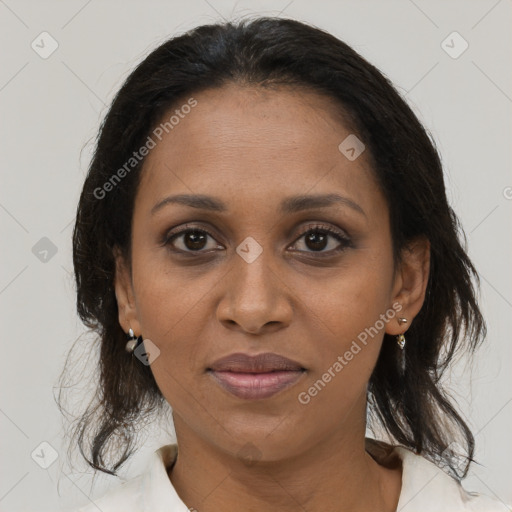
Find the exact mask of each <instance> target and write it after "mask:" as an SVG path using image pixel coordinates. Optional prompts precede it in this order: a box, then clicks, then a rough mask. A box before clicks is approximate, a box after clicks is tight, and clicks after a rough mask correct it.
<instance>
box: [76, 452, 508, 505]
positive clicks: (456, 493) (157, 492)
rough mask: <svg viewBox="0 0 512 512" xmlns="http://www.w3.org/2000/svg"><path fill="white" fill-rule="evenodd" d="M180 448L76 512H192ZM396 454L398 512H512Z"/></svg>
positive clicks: (426, 464) (412, 457)
mask: <svg viewBox="0 0 512 512" xmlns="http://www.w3.org/2000/svg"><path fill="white" fill-rule="evenodd" d="M177 449H178V447H177V445H176V444H169V445H166V446H162V447H161V448H159V449H158V450H156V451H155V452H154V453H153V455H152V458H151V460H150V462H149V464H148V468H147V470H146V472H144V473H142V474H141V475H139V476H137V477H135V478H133V479H131V480H128V481H127V482H124V483H123V484H121V485H120V486H118V487H116V488H114V489H113V490H111V491H109V492H107V493H106V494H104V495H103V496H102V497H101V498H99V499H96V500H94V501H93V502H91V503H89V504H88V505H86V506H85V507H82V508H80V509H77V510H75V512H98V511H101V512H190V510H191V509H189V508H188V507H187V506H186V505H185V503H183V501H182V500H181V498H180V497H179V496H178V493H177V492H176V490H175V489H174V487H173V485H172V482H171V480H170V479H169V476H168V473H167V468H169V467H170V466H171V465H172V464H173V463H174V460H175V458H176V455H177ZM393 453H396V455H398V457H399V458H400V459H401V461H402V490H401V493H400V499H399V502H398V507H397V512H467V511H471V512H509V511H510V509H509V507H507V506H506V505H505V504H504V503H502V502H500V501H497V500H494V499H491V498H489V497H487V496H483V495H480V494H475V493H469V492H467V491H465V490H464V488H463V487H462V486H461V485H460V484H459V483H458V482H457V481H456V480H454V479H453V478H452V477H450V476H449V475H447V474H446V473H445V472H444V471H443V470H442V469H440V468H439V467H437V466H436V465H435V464H433V463H432V462H430V461H428V460H427V459H425V458H423V457H422V456H420V455H416V454H415V453H413V452H412V451H410V450H408V449H406V448H403V447H398V446H397V447H395V448H394V450H393ZM192 510H193V509H192Z"/></svg>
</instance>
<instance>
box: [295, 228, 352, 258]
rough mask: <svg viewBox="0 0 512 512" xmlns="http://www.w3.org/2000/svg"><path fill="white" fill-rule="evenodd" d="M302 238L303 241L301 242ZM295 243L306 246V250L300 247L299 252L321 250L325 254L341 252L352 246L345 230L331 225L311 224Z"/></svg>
mask: <svg viewBox="0 0 512 512" xmlns="http://www.w3.org/2000/svg"><path fill="white" fill-rule="evenodd" d="M302 239H303V240H302ZM301 240H302V243H299V241H301ZM295 244H298V245H299V247H300V246H302V247H305V248H306V250H304V249H300V248H299V249H298V251H299V252H319V253H322V254H323V253H336V252H341V251H343V250H345V249H346V248H347V247H350V245H351V241H350V238H348V236H346V235H345V234H344V233H343V232H341V231H338V230H335V229H333V228H331V227H328V226H319V225H313V226H311V225H310V226H307V227H306V231H305V232H303V233H302V235H301V236H300V237H299V238H298V239H297V241H296V242H295ZM326 249H327V250H326Z"/></svg>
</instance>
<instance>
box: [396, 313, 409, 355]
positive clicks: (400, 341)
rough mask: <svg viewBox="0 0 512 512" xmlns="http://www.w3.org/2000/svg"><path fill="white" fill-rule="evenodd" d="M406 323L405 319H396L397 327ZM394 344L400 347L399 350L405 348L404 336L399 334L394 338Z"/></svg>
mask: <svg viewBox="0 0 512 512" xmlns="http://www.w3.org/2000/svg"><path fill="white" fill-rule="evenodd" d="M406 323H407V318H399V319H398V325H402V324H406ZM396 342H397V343H398V346H399V347H400V349H401V350H403V349H404V347H405V336H404V335H403V333H402V334H399V335H398V336H397V337H396Z"/></svg>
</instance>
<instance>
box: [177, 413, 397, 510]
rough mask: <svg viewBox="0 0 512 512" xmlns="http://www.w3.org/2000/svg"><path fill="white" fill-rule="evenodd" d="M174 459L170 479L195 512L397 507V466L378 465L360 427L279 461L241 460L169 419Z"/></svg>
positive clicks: (180, 423)
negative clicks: (174, 444)
mask: <svg viewBox="0 0 512 512" xmlns="http://www.w3.org/2000/svg"><path fill="white" fill-rule="evenodd" d="M175 427H176V434H177V439H178V459H177V461H176V464H175V465H174V467H173V468H172V470H171V472H170V474H169V477H170V479H171V481H172V483H173V486H174V488H175V489H176V491H177V493H178V494H179V496H180V497H181V499H182V500H183V501H184V502H185V503H186V504H187V506H188V507H189V508H191V509H192V510H193V509H196V510H200V511H201V512H218V511H220V510H222V511H223V512H234V511H235V510H236V511H237V512H239V511H240V510H265V511H276V512H277V511H280V512H288V511H290V512H291V511H293V512H296V511H297V510H308V511H309V512H316V511H325V510H338V511H350V512H359V511H367V510H373V511H375V512H380V511H382V512H388V511H395V510H396V506H397V503H398V498H399V495H400V487H401V470H400V468H394V469H388V468H386V467H383V466H381V465H379V464H378V463H377V462H376V461H375V460H374V459H373V458H372V457H371V456H370V455H369V454H368V453H367V452H366V451H365V440H364V431H363V435H359V436H357V438H356V436H355V435H353V434H352V435H350V434H347V433H344V432H341V433H340V432H338V433H336V436H333V437H331V438H328V439H325V438H324V439H322V441H321V442H317V443H315V444H313V443H312V445H311V446H310V447H309V448H308V449H307V450H304V451H301V452H300V453H297V454H294V455H293V456H290V457H289V458H287V459H281V460H272V461H270V460H263V458H262V459H261V460H258V459H257V458H255V460H254V461H252V462H246V461H244V460H243V459H241V458H240V457H236V456H234V455H232V454H230V453H227V452H226V451H223V450H222V449H220V448H219V447H217V446H214V445H212V444H211V443H208V442H206V441H205V440H204V439H202V438H200V437H197V436H195V435H194V434H192V433H191V432H190V430H188V429H187V433H186V435H184V436H180V435H179V432H180V431H183V427H184V425H183V424H182V422H181V420H180V418H179V417H175Z"/></svg>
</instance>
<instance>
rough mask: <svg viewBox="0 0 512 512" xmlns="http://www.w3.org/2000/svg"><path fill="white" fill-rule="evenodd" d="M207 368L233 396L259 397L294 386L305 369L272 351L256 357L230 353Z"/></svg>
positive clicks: (266, 396)
mask: <svg viewBox="0 0 512 512" xmlns="http://www.w3.org/2000/svg"><path fill="white" fill-rule="evenodd" d="M207 371H208V372H209V373H210V374H211V375H212V377H214V379H215V381H216V382H217V383H218V384H220V385H221V387H223V388H224V389H225V390H227V391H229V392H230V393H232V394H233V395H235V396H237V397H239V398H244V399H252V400H256V399H262V398H268V397H270V396H272V395H275V394H276V393H278V392H279V391H282V390H283V389H286V388H288V387H290V386H292V385H293V384H295V382H297V381H298V380H299V379H300V378H301V377H302V375H303V374H304V372H305V369H304V368H303V367H302V366H301V365H300V364H299V363H297V362H295V361H292V360H291V359H288V358H286V357H283V356H280V355H277V354H273V353H270V352H268V353H264V354H259V355H256V356H250V355H247V354H243V353H236V354H230V355H229V356H227V357H224V358H222V359H219V360H217V361H215V363H213V364H212V365H211V366H210V367H209V368H207Z"/></svg>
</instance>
